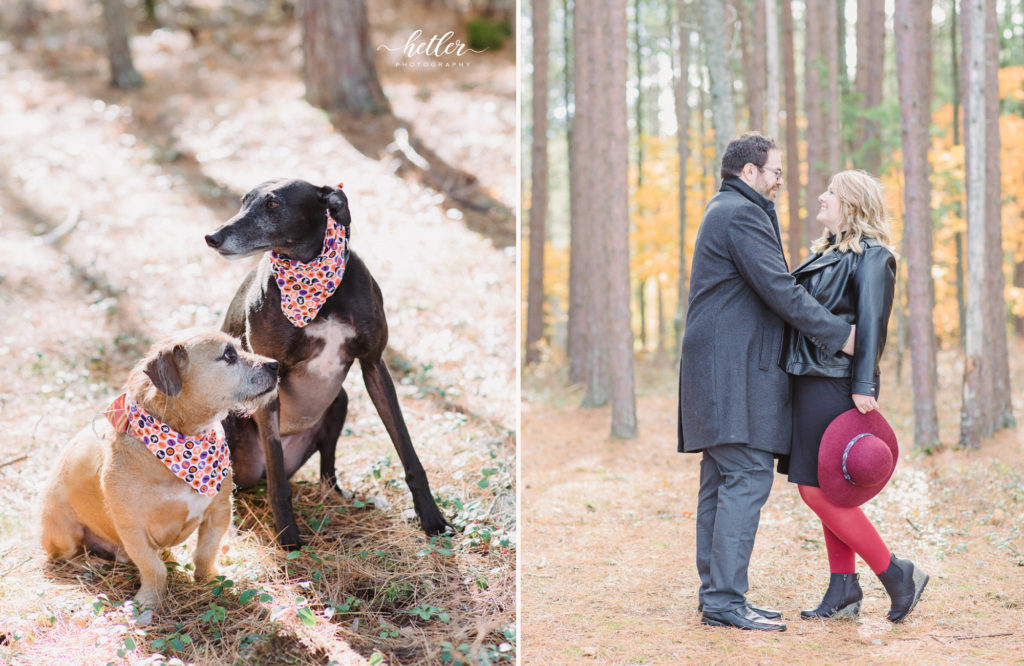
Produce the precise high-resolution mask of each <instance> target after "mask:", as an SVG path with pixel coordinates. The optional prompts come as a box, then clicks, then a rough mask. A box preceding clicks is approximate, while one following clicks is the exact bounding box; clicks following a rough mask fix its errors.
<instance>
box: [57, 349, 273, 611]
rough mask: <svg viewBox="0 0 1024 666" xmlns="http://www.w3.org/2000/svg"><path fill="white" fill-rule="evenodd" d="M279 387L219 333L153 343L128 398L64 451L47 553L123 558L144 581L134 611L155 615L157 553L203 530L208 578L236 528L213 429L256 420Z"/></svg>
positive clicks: (162, 577) (219, 438)
mask: <svg viewBox="0 0 1024 666" xmlns="http://www.w3.org/2000/svg"><path fill="white" fill-rule="evenodd" d="M276 386H277V362H276V361H274V360H272V359H269V358H265V357H262V356H257V355H255V354H250V353H247V352H244V351H242V347H241V344H240V343H239V342H238V340H236V339H234V338H232V337H231V336H229V335H227V334H225V333H219V332H209V333H187V334H179V335H177V336H175V337H173V338H170V339H168V340H166V341H164V342H163V343H160V344H157V345H155V346H154V347H153V349H151V350H150V353H149V356H148V357H147V358H145V359H143V360H142V361H141V362H140V363H139V364H138V365H136V367H135V368H134V369H133V370H132V372H131V374H130V375H129V377H128V383H127V390H126V394H125V396H126V399H125V396H122V397H120V398H118V399H117V400H116V401H115V403H114V405H112V406H111V409H110V410H108V412H107V418H102V419H97V420H96V421H95V422H94V423H93V425H92V426H89V427H86V428H84V429H83V430H82V431H81V432H79V433H78V434H77V435H76V436H75V437H74V438H73V439H72V440H71V442H70V443H69V444H68V445H67V446H66V447H65V448H64V450H63V451H62V452H61V455H60V458H59V460H58V461H57V467H56V469H55V470H54V473H53V476H52V477H51V478H50V480H49V482H48V483H47V486H46V489H45V490H44V492H43V507H42V544H43V548H44V549H45V550H46V552H47V554H48V555H49V556H50V557H51V558H53V559H56V560H61V559H68V558H70V557H73V556H74V555H76V554H77V553H78V552H80V551H81V550H82V549H86V550H89V551H92V552H95V553H97V554H100V555H103V556H106V557H110V558H117V559H118V560H120V561H126V558H128V559H130V560H131V561H132V562H134V563H135V565H136V566H137V567H138V568H139V575H140V578H141V580H142V585H141V587H140V588H139V592H138V594H137V595H136V596H135V601H136V603H138V604H140V605H143V606H149V607H152V608H159V607H160V604H161V601H162V598H163V595H164V592H165V590H166V587H167V580H166V579H167V570H166V567H165V565H164V561H163V558H162V556H161V555H162V554H163V552H164V551H165V550H166V549H168V548H171V547H172V546H176V545H177V544H179V543H181V542H183V541H185V540H186V539H187V538H188V537H189V535H191V534H192V532H193V531H195V530H196V528H197V527H198V528H199V538H198V543H197V545H196V550H195V553H194V554H193V561H194V563H195V578H196V581H198V582H204V581H206V580H208V579H209V578H211V577H212V576H213V575H214V574H215V573H216V572H215V570H214V559H215V557H216V554H217V550H218V547H219V546H220V541H221V538H222V537H223V536H224V533H225V532H226V531H227V528H228V525H229V524H230V522H231V489H232V477H231V469H230V465H229V463H228V457H227V456H228V454H227V444H226V443H224V440H223V432H222V431H221V430H220V421H221V420H222V419H223V418H224V417H225V416H226V415H227V414H228V412H229V411H233V410H239V409H241V410H245V411H252V410H255V409H256V408H257V407H259V406H260V405H262V404H263V403H265V402H266V401H267V400H268V399H269V398H271V397H272V396H273V394H274V389H275V388H276ZM204 435H206V436H207V439H202V437H203V436H204ZM221 446H222V447H223V448H220V447H221ZM175 447H177V448H175ZM192 484H195V485H194V486H193V485H192Z"/></svg>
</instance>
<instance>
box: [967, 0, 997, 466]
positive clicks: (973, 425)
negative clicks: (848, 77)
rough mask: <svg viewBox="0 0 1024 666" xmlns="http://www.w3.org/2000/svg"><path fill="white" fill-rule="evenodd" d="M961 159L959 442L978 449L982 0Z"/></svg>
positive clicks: (983, 378)
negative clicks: (963, 255)
mask: <svg viewBox="0 0 1024 666" xmlns="http://www.w3.org/2000/svg"><path fill="white" fill-rule="evenodd" d="M961 20H962V26H963V28H964V40H963V44H964V57H965V62H966V66H965V67H964V75H965V78H966V81H967V93H966V95H964V139H965V142H964V145H965V151H964V162H965V170H966V173H967V326H966V328H965V331H964V334H965V335H964V347H965V359H964V383H963V406H962V408H961V412H960V445H961V446H963V447H965V448H969V449H977V448H979V447H980V446H981V438H982V437H984V436H986V434H991V433H986V432H985V431H986V424H985V418H984V417H985V407H984V406H985V399H986V398H988V397H990V396H987V395H986V393H987V389H988V388H989V381H988V377H987V374H988V371H989V369H988V367H987V366H988V362H989V359H988V358H986V353H985V314H984V311H983V304H982V301H983V299H984V298H985V270H986V268H987V262H986V254H985V242H986V240H987V239H986V236H987V234H986V232H985V213H986V210H985V208H986V206H985V203H986V201H985V198H986V189H985V187H986V183H985V181H986V173H985V167H986V165H987V163H986V159H985V152H986V148H987V146H986V143H987V142H986V136H985V32H984V26H985V0H964V3H963V11H962V13H961Z"/></svg>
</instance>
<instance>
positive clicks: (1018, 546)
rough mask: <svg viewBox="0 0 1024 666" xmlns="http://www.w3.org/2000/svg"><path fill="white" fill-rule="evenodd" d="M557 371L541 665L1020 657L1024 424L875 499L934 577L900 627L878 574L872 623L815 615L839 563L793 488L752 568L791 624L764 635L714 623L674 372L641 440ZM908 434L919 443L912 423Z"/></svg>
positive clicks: (768, 519) (531, 488) (536, 380)
mask: <svg viewBox="0 0 1024 666" xmlns="http://www.w3.org/2000/svg"><path fill="white" fill-rule="evenodd" d="M550 372H551V371H550V369H548V370H542V371H541V372H540V373H539V374H537V375H530V374H528V375H527V376H526V378H525V379H524V404H523V407H522V409H523V416H522V445H521V446H522V452H521V456H522V479H521V483H522V484H523V506H522V512H523V515H524V516H526V517H527V518H525V519H524V525H523V543H524V548H523V552H522V553H521V578H522V588H521V595H522V617H523V620H522V622H523V627H522V632H523V641H522V646H521V655H522V663H523V664H524V665H525V664H549V663H556V662H557V663H562V664H582V663H601V664H641V663H659V664H677V663H755V662H756V663H844V662H856V663H889V664H902V663H922V664H937V663H1020V660H1021V659H1022V655H1024V589H1022V581H1024V568H1022V567H1024V539H1022V536H1021V529H1022V526H1024V510H1022V509H1024V429H1018V430H1016V431H1012V432H1005V433H1002V434H1001V435H1000V437H998V438H997V439H996V440H992V441H989V442H986V444H985V448H984V449H983V450H982V451H981V452H978V453H967V452H958V451H957V452H952V451H945V452H941V453H940V454H938V455H936V456H932V457H910V456H907V455H904V456H902V457H901V460H900V464H899V467H898V468H897V471H896V474H895V476H894V478H893V481H892V483H891V484H890V486H889V487H888V488H887V489H886V490H885V491H884V492H883V493H882V494H881V495H880V496H879V497H878V498H876V499H875V500H874V501H872V502H871V503H870V504H869V505H867V507H866V511H867V512H868V515H869V516H870V517H871V518H872V520H874V521H875V522H876V524H877V525H878V526H879V527H880V531H881V533H882V535H883V538H885V539H886V540H887V543H888V545H889V546H890V548H891V549H892V550H893V551H894V552H895V553H897V554H898V555H900V556H904V557H912V558H913V559H914V561H915V562H917V563H919V564H921V565H922V566H923V567H924V569H925V570H927V571H928V572H929V573H930V574H931V576H932V580H931V582H930V584H929V586H928V588H927V590H926V591H925V593H924V596H923V597H922V601H921V603H920V605H919V606H918V608H917V609H915V611H914V613H913V614H912V615H911V617H910V618H908V620H907V621H906V622H905V623H903V624H900V625H895V626H894V625H892V624H890V623H889V622H888V621H887V620H885V618H884V613H885V611H887V610H888V599H887V597H886V596H885V592H884V590H883V589H882V587H881V585H880V584H879V583H878V581H877V579H875V578H874V576H872V575H871V574H870V571H869V570H867V568H866V567H865V565H864V564H863V562H860V563H859V566H860V571H861V573H862V578H861V579H862V584H863V585H864V589H865V595H866V598H865V601H864V606H863V609H862V614H861V618H860V619H859V620H858V621H856V622H827V623H826V622H818V621H815V622H808V621H801V620H800V619H799V611H800V610H801V609H802V608H807V607H813V606H814V605H816V604H817V602H818V601H819V600H820V596H821V593H822V592H823V591H824V586H825V585H826V584H827V576H828V572H827V560H826V557H825V551H824V545H823V540H822V536H821V533H820V527H819V525H818V524H817V523H816V521H814V520H812V514H811V512H810V510H809V509H807V508H806V507H804V506H803V504H802V503H801V502H800V500H799V497H798V495H797V493H796V491H795V487H794V486H792V485H790V484H789V483H788V482H786V481H785V479H784V478H783V477H781V476H777V477H776V482H775V487H774V489H773V492H772V495H771V497H770V498H769V500H768V504H767V505H766V507H765V509H764V511H763V512H762V520H761V528H760V531H759V533H758V539H757V542H756V544H755V549H754V554H753V558H752V561H751V568H750V571H751V590H750V598H751V599H752V600H754V601H757V602H761V603H763V604H765V605H771V606H773V607H776V608H779V609H780V610H782V611H783V612H784V614H785V617H786V620H787V624H788V630H787V631H786V632H785V633H782V634H773V635H764V634H761V633H758V632H741V631H734V630H725V629H715V628H710V627H705V626H703V625H701V624H700V618H699V616H698V614H697V612H696V604H697V600H696V591H697V587H698V585H699V581H698V579H697V574H696V570H695V568H694V565H693V543H694V531H695V523H694V518H693V515H694V511H695V509H696V488H697V481H698V475H699V456H696V455H682V454H677V453H675V441H676V417H675V410H676V401H675V398H674V390H673V389H672V381H673V378H672V377H671V373H668V372H662V373H661V379H660V381H659V383H658V384H657V389H654V388H650V387H648V388H647V393H646V395H641V397H640V399H639V404H638V420H639V426H640V436H639V438H638V439H636V440H629V441H623V440H612V439H609V438H608V436H607V431H608V423H609V413H608V410H607V409H600V410H593V411H584V410H579V409H577V408H576V404H578V398H579V397H580V395H579V394H578V392H572V391H561V392H559V391H558V390H554V389H552V388H551V387H552V386H558V385H560V378H559V377H556V376H552V375H551V374H550ZM1017 385H1018V386H1020V384H1019V383H1018V384H1017ZM895 393H896V392H895V391H892V390H890V395H894V394H895ZM907 393H909V391H908V392H907ZM888 407H889V409H890V412H891V414H892V416H891V417H890V418H891V420H893V421H895V422H897V423H899V422H902V421H905V420H906V418H907V416H908V414H907V412H906V409H907V406H906V405H905V404H903V403H900V404H896V400H895V398H894V399H893V401H891V402H890V404H889V405H888ZM1018 418H1019V417H1018ZM896 429H897V434H898V435H899V436H900V441H901V442H909V441H910V438H909V436H908V434H907V433H908V430H907V429H905V427H904V426H901V425H897V428H896Z"/></svg>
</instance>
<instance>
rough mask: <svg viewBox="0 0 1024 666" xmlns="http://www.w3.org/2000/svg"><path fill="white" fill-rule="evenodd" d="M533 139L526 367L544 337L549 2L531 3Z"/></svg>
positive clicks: (537, 0)
mask: <svg viewBox="0 0 1024 666" xmlns="http://www.w3.org/2000/svg"><path fill="white" fill-rule="evenodd" d="M532 9H533V16H532V21H531V26H532V28H533V99H532V100H531V102H532V112H533V136H532V140H533V141H532V146H531V151H530V155H531V158H530V167H531V169H530V172H531V173H530V250H529V279H528V281H527V295H526V354H525V361H526V363H527V364H529V363H536V362H537V361H539V360H540V349H539V348H538V345H539V344H540V342H541V340H543V338H544V241H545V235H546V234H545V227H546V223H547V209H548V104H547V101H548V20H549V13H550V12H549V10H550V0H533V2H532Z"/></svg>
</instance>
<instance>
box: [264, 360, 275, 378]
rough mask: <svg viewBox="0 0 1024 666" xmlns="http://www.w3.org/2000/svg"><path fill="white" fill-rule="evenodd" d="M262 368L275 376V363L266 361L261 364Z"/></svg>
mask: <svg viewBox="0 0 1024 666" xmlns="http://www.w3.org/2000/svg"><path fill="white" fill-rule="evenodd" d="M263 367H264V368H266V369H267V370H268V371H269V372H270V373H272V374H273V375H274V376H275V377H276V376H277V361H267V362H266V363H264V364H263Z"/></svg>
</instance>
